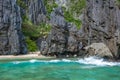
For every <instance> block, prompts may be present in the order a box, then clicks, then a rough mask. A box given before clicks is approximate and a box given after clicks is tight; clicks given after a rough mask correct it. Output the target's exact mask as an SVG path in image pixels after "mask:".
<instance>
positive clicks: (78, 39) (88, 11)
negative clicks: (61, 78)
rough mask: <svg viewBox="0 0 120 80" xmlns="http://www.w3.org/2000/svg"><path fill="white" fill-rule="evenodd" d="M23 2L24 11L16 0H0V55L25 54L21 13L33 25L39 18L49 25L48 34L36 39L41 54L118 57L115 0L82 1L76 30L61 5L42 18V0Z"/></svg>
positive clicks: (118, 19) (119, 43)
mask: <svg viewBox="0 0 120 80" xmlns="http://www.w3.org/2000/svg"><path fill="white" fill-rule="evenodd" d="M23 1H25V2H26V4H27V6H28V13H27V12H26V11H24V9H21V7H20V6H18V4H17V3H16V0H4V1H0V7H1V8H0V10H1V13H0V45H1V46H0V55H20V54H27V45H26V43H25V37H24V34H23V33H22V29H21V24H22V17H21V15H22V13H24V12H25V14H28V15H29V16H28V18H29V19H30V20H31V22H33V24H39V23H41V22H42V21H44V22H46V23H49V24H51V31H50V33H49V34H48V36H47V37H46V38H42V37H40V38H42V39H41V40H39V39H38V44H37V45H38V46H39V50H40V52H41V54H42V55H45V56H56V57H86V56H87V57H89V56H98V57H102V58H108V59H113V60H114V59H120V9H119V7H118V6H117V5H116V1H117V0H86V8H85V9H84V11H83V13H82V16H81V21H82V27H81V29H80V30H78V29H77V28H76V25H75V24H73V23H71V22H69V21H67V20H66V19H65V17H64V12H63V10H62V6H58V7H57V8H55V9H54V10H53V11H52V12H51V15H50V19H46V18H47V11H46V8H45V6H46V5H44V2H43V1H44V0H36V1H33V0H30V1H28V2H27V1H26V0H23ZM3 5H4V6H3ZM38 5H40V6H38ZM34 8H35V9H34ZM22 11H23V12H22ZM9 14H10V16H9Z"/></svg>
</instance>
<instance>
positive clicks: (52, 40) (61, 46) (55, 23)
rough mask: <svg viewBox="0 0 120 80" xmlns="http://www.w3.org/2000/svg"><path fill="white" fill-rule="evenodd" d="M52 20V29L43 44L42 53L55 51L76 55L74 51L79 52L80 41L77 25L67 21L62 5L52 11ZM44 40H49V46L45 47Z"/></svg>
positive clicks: (55, 52) (58, 53) (56, 52)
mask: <svg viewBox="0 0 120 80" xmlns="http://www.w3.org/2000/svg"><path fill="white" fill-rule="evenodd" d="M50 22H51V24H52V30H51V32H50V34H49V35H48V37H47V39H46V41H43V44H42V45H41V49H42V50H41V51H42V53H44V54H53V53H54V54H56V55H57V56H59V55H68V54H69V55H74V53H76V52H78V51H79V42H78V41H77V38H76V32H77V29H76V26H75V25H73V24H71V23H68V22H66V21H65V19H64V15H63V11H62V9H61V7H58V8H56V9H55V10H54V11H53V12H52V13H51V20H50ZM44 42H45V43H46V42H47V43H46V46H47V48H44V46H43V45H44ZM43 48H44V49H45V50H44V49H43ZM45 52H46V53H45Z"/></svg>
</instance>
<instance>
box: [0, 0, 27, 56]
mask: <svg viewBox="0 0 120 80" xmlns="http://www.w3.org/2000/svg"><path fill="white" fill-rule="evenodd" d="M21 22H22V20H21V15H20V8H19V7H18V5H17V4H16V0H0V54H1V55H8V54H25V53H27V48H26V44H25V42H24V36H23V34H22V31H21Z"/></svg>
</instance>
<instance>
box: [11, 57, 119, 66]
mask: <svg viewBox="0 0 120 80" xmlns="http://www.w3.org/2000/svg"><path fill="white" fill-rule="evenodd" d="M28 62H29V63H36V62H38V63H79V64H85V65H94V66H120V62H109V61H105V60H104V59H101V58H97V57H88V58H83V59H81V58H80V59H75V60H70V59H55V60H37V59H32V60H29V61H14V62H12V63H13V64H20V63H28Z"/></svg>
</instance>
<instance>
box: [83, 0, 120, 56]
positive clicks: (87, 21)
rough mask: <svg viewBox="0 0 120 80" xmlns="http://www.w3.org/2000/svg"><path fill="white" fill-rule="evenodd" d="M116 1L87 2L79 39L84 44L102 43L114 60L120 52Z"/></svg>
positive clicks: (98, 0) (99, 0)
mask: <svg viewBox="0 0 120 80" xmlns="http://www.w3.org/2000/svg"><path fill="white" fill-rule="evenodd" d="M115 3H116V0H87V7H86V12H85V14H84V20H83V27H82V32H81V33H82V34H81V37H83V38H84V41H85V40H86V44H87V45H90V44H92V43H101V42H102V43H104V44H106V45H107V46H108V47H109V49H110V51H111V52H112V55H113V56H114V57H115V58H116V57H118V56H119V53H118V51H119V50H120V42H119V41H120V10H119V8H118V7H117V6H116V4H115Z"/></svg>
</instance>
